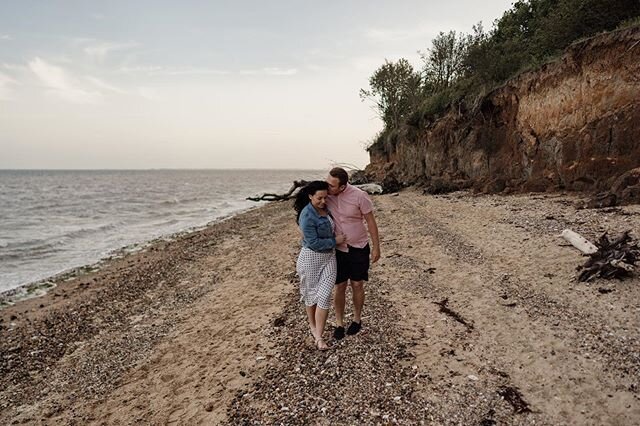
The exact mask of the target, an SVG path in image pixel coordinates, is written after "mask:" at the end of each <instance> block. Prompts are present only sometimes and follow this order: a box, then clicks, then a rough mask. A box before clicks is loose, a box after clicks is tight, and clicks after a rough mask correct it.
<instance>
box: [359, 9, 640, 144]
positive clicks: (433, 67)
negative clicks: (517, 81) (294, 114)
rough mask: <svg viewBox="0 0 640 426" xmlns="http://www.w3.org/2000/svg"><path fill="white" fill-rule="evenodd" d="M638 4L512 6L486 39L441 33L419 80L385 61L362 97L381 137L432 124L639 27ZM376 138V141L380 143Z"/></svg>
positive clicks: (477, 31)
mask: <svg viewBox="0 0 640 426" xmlns="http://www.w3.org/2000/svg"><path fill="white" fill-rule="evenodd" d="M638 17H640V1H639V0H518V1H516V2H515V3H514V4H513V6H512V7H511V8H510V9H509V10H507V11H506V12H505V13H504V14H503V16H502V17H501V18H500V19H498V20H496V21H495V22H494V24H493V27H492V29H491V30H490V31H488V32H487V31H485V30H484V28H483V27H482V25H481V24H478V25H476V26H474V27H473V30H472V32H471V34H458V33H456V32H455V31H450V32H448V33H444V32H441V33H440V34H438V36H437V37H436V38H434V39H433V40H432V45H431V47H430V48H429V49H427V52H426V53H421V52H419V53H420V55H421V58H422V60H423V62H424V65H423V68H422V70H421V71H422V72H421V73H419V72H416V71H414V70H413V67H411V65H410V64H409V62H408V61H407V60H406V59H401V60H399V61H398V62H396V63H393V62H389V61H385V63H384V65H382V66H381V67H380V68H379V69H378V70H376V72H375V73H374V74H373V76H371V78H370V80H369V85H370V88H369V89H367V90H364V89H362V90H361V92H360V95H361V97H362V98H363V100H364V99H371V100H373V101H374V105H375V106H374V108H375V109H376V111H377V112H378V114H379V115H380V117H381V118H382V119H383V121H384V125H385V129H384V131H382V132H381V133H380V135H383V136H384V135H389V134H392V133H393V132H391V131H392V130H395V129H398V128H400V127H401V126H403V125H407V124H408V125H410V126H413V127H416V126H420V125H421V123H422V124H424V123H426V122H430V121H432V120H433V119H434V118H435V117H437V115H438V114H440V113H441V112H442V111H443V110H444V109H446V108H447V107H448V106H449V105H451V104H455V103H458V104H464V103H466V104H467V105H466V106H471V105H469V103H472V102H473V101H474V100H475V99H477V98H478V97H479V96H481V95H482V93H485V92H486V91H487V90H490V89H492V88H494V87H496V86H498V85H500V84H502V83H504V82H505V81H507V80H508V79H510V78H512V77H513V76H515V75H516V74H518V73H519V72H522V71H523V70H527V69H532V68H535V67H538V66H540V65H541V64H543V63H544V62H546V61H548V60H550V59H552V58H554V57H556V56H557V55H559V54H560V53H561V52H562V51H563V50H564V49H565V48H566V47H567V46H568V45H569V44H571V43H573V42H574V41H576V40H579V39H581V38H584V37H589V36H592V35H594V34H597V33H599V32H602V31H610V30H613V29H615V28H617V27H619V26H620V25H623V24H625V23H627V25H628V23H629V22H631V23H633V22H636V23H637V22H638ZM383 136H381V138H382V137H383Z"/></svg>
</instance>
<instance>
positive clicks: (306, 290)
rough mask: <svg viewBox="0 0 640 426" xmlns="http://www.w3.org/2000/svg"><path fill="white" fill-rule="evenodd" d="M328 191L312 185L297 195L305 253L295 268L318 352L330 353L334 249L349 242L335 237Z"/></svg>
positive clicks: (325, 186)
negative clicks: (328, 334)
mask: <svg viewBox="0 0 640 426" xmlns="http://www.w3.org/2000/svg"><path fill="white" fill-rule="evenodd" d="M328 189H329V184H327V182H324V181H319V180H316V181H313V182H310V183H309V184H307V186H305V187H303V188H302V189H301V190H300V192H298V195H297V196H296V200H295V202H294V204H293V208H294V209H295V211H296V212H297V217H296V222H297V223H298V226H300V230H301V231H302V249H301V250H300V255H299V256H298V262H297V264H296V270H297V272H298V276H299V277H300V295H301V300H303V301H304V304H305V305H306V309H307V318H308V320H309V327H310V328H311V334H313V337H314V338H315V340H316V346H317V347H318V349H319V350H327V349H329V346H327V344H326V343H325V341H324V340H323V339H322V334H323V332H324V327H325V325H326V323H327V315H328V313H329V308H330V307H331V292H332V290H333V286H334V285H335V283H336V254H335V248H336V244H342V243H344V242H345V241H346V240H345V236H344V235H337V236H334V225H333V220H332V219H331V215H330V214H329V211H328V210H327V206H326V199H327V191H328Z"/></svg>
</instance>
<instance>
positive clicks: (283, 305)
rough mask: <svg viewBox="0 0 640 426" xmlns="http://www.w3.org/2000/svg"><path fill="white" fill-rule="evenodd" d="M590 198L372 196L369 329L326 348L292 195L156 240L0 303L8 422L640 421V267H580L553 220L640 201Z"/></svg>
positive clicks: (0, 411) (587, 219)
mask: <svg viewBox="0 0 640 426" xmlns="http://www.w3.org/2000/svg"><path fill="white" fill-rule="evenodd" d="M578 201H579V199H578V198H577V197H576V196H574V195H566V194H546V193H543V194H524V195H510V196H487V195H483V196H474V195H472V194H470V193H467V192H456V193H452V194H447V195H440V196H428V195H423V194H422V193H421V192H420V191H419V190H416V189H407V190H404V191H402V192H400V193H399V194H395V195H381V196H376V197H374V203H375V207H376V217H377V220H378V225H379V227H380V234H381V239H382V259H381V260H380V262H378V263H377V264H376V265H375V266H374V267H373V269H372V271H371V281H370V282H369V283H368V284H367V287H366V294H367V301H366V305H365V312H364V317H363V324H364V330H363V332H362V333H360V334H359V335H357V336H354V337H348V338H346V339H344V340H342V341H340V342H331V343H332V344H333V348H332V350H330V351H327V352H319V351H317V350H315V348H314V345H313V340H312V339H311V337H310V336H309V333H308V329H307V325H306V323H305V315H304V311H303V308H302V306H301V304H300V302H299V295H298V288H297V281H296V277H295V275H294V271H295V259H296V256H297V253H298V250H299V241H298V239H299V234H298V231H297V229H296V225H295V221H294V214H293V210H292V209H291V206H290V203H288V202H280V203H272V204H268V205H266V206H263V207H260V208H257V209H254V210H251V211H248V212H245V213H242V214H240V215H238V216H235V217H232V218H230V219H227V220H225V221H222V222H219V223H216V224H212V225H211V226H209V227H207V228H205V229H203V230H199V231H196V232H192V233H189V234H185V235H181V236H180V237H178V238H177V239H176V240H174V241H170V242H167V241H158V242H155V243H153V244H152V245H151V246H150V247H148V248H147V249H145V250H144V251H142V252H138V253H133V254H129V255H127V256H125V257H123V258H121V259H114V260H113V261H111V262H109V263H107V264H106V265H104V266H103V267H102V268H101V269H100V270H99V271H95V272H90V273H87V274H84V275H81V276H78V277H75V278H72V279H69V280H67V281H64V282H60V283H58V285H57V286H56V287H55V288H54V289H52V290H51V291H50V292H49V293H48V294H46V295H45V296H42V297H37V298H33V299H29V300H25V301H21V302H19V303H17V304H15V305H13V306H9V307H7V308H4V309H2V310H0V424H52V425H53V424H56V425H57V424H73V425H85V424H105V425H128V424H154V425H156V424H176V425H179V424H185V425H192V424H206V425H209V424H233V425H235V424H327V425H328V424H462V425H470V424H481V425H494V424H514V425H529V424H537V425H540V424H546V425H556V424H610V425H630V424H639V423H640V278H638V277H637V275H636V277H635V278H633V279H628V280H624V281H604V280H599V279H597V280H595V281H593V282H591V283H588V284H585V283H579V282H577V281H576V279H575V277H576V267H577V266H578V265H580V264H582V263H583V262H584V258H583V257H582V255H581V254H580V253H579V252H578V251H577V250H576V249H574V248H573V247H571V246H569V245H568V244H567V243H566V242H565V241H564V240H562V239H561V238H559V237H558V235H559V234H560V232H561V231H562V230H563V229H565V228H570V229H573V230H574V231H576V232H579V233H580V234H582V235H584V236H585V237H587V238H589V239H590V240H592V241H594V240H596V239H597V237H599V236H600V235H601V234H602V233H603V232H605V231H609V232H610V234H611V235H614V236H615V235H617V234H618V233H620V232H622V231H625V230H629V229H630V230H632V231H633V236H634V237H635V238H638V237H640V206H638V205H635V206H626V207H620V208H611V209H601V210H588V209H576V207H575V205H576V202H578ZM349 312H350V307H349V306H348V307H347V313H348V315H349ZM329 322H330V325H329V330H327V336H329V333H330V332H331V328H332V327H331V324H332V323H333V316H332V315H330V319H329Z"/></svg>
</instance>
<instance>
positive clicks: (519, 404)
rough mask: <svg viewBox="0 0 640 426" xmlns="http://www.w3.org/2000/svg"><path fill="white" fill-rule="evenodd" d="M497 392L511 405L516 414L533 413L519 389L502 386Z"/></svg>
mask: <svg viewBox="0 0 640 426" xmlns="http://www.w3.org/2000/svg"><path fill="white" fill-rule="evenodd" d="M497 392H498V395H500V396H501V397H502V398H504V400H505V401H507V402H508V403H509V404H511V406H512V407H513V410H514V411H515V412H516V413H519V414H522V413H530V412H531V408H530V407H529V404H528V403H527V401H525V400H524V398H523V397H522V394H521V393H520V391H519V390H518V388H515V387H513V386H502V387H501V388H499V389H498V390H497Z"/></svg>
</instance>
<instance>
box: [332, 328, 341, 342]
mask: <svg viewBox="0 0 640 426" xmlns="http://www.w3.org/2000/svg"><path fill="white" fill-rule="evenodd" d="M333 338H334V339H336V340H340V339H344V327H342V326H339V327H336V328H334V329H333Z"/></svg>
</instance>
